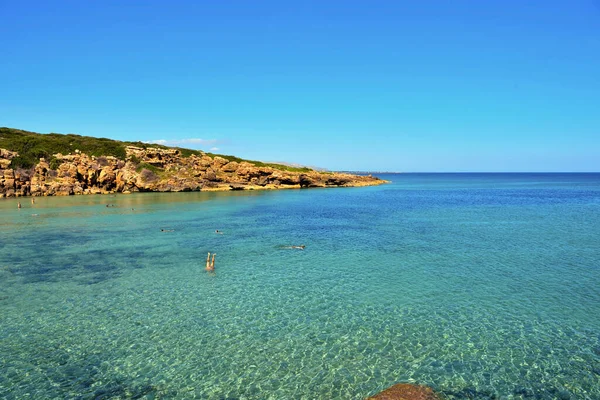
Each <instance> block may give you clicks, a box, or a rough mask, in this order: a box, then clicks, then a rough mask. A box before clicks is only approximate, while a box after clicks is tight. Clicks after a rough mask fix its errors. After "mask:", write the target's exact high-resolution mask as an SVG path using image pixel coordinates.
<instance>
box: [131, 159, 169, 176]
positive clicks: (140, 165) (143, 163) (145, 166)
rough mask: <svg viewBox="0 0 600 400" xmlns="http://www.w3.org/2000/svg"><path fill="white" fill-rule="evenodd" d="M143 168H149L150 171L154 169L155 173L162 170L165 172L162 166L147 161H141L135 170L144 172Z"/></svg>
mask: <svg viewBox="0 0 600 400" xmlns="http://www.w3.org/2000/svg"><path fill="white" fill-rule="evenodd" d="M143 169H147V170H148V171H152V172H153V173H155V174H157V175H160V173H161V172H163V169H162V168H159V167H157V166H155V165H152V164H148V163H145V162H141V163H139V164H138V165H137V167H136V168H135V172H142V170H143Z"/></svg>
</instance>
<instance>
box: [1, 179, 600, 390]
mask: <svg viewBox="0 0 600 400" xmlns="http://www.w3.org/2000/svg"><path fill="white" fill-rule="evenodd" d="M391 179H393V181H394V182H393V184H390V185H385V186H381V187H374V188H355V189H332V190H301V191H280V192H249V193H239V192H235V193H181V194H175V193H169V194H135V195H129V196H126V195H120V196H116V197H108V196H88V197H83V196H82V197H70V198H43V199H38V200H37V201H36V204H35V205H30V204H29V203H28V202H25V201H23V202H22V203H23V205H24V208H23V209H21V210H17V209H16V206H15V204H16V201H15V200H14V199H8V200H7V199H5V200H2V201H0V306H1V313H0V323H1V325H0V354H1V355H2V357H0V371H6V373H1V374H0V397H1V398H7V399H21V398H81V399H88V398H148V399H150V398H180V399H188V398H201V399H302V398H304V399H361V398H364V397H366V396H368V395H370V394H373V393H376V392H377V391H380V390H382V389H384V388H386V387H388V386H391V385H392V384H394V383H396V382H415V383H419V384H426V385H430V386H432V387H433V388H434V389H436V390H437V391H439V392H440V393H442V394H444V395H445V396H446V397H447V398H448V399H464V398H472V399H500V398H505V399H530V398H537V399H556V398H564V399H597V398H600V329H599V328H600V318H598V316H600V290H599V289H598V288H599V287H600V269H599V263H600V242H599V240H600V239H598V238H600V214H599V213H598V205H600V176H599V175H593V174H591V175H555V174H551V175H512V174H509V175H417V174H415V175H394V176H391ZM107 203H109V204H114V205H115V207H105V205H106V204H107ZM32 214H37V215H32ZM161 228H162V229H165V230H168V231H164V232H163V231H161ZM215 229H219V230H221V231H223V233H224V234H223V235H218V234H215ZM171 230H172V231H171ZM293 244H305V245H306V246H307V247H306V249H305V250H296V249H286V248H282V247H285V246H289V245H293ZM209 251H210V252H216V253H217V259H216V266H217V270H216V273H215V274H208V273H206V272H205V271H204V262H205V258H206V254H207V252H209Z"/></svg>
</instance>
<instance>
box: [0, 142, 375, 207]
mask: <svg viewBox="0 0 600 400" xmlns="http://www.w3.org/2000/svg"><path fill="white" fill-rule="evenodd" d="M126 153H127V157H126V159H125V160H121V159H118V158H116V157H113V156H102V157H94V156H89V155H87V154H84V153H82V152H80V151H78V150H75V152H74V154H66V155H63V154H60V153H58V154H54V155H53V159H52V162H51V163H49V162H48V161H47V160H46V159H44V158H41V159H40V160H39V162H38V163H37V164H36V165H35V166H34V167H33V168H30V169H17V170H13V169H11V168H10V165H11V160H12V159H13V158H14V157H17V156H18V154H17V153H16V152H12V151H8V150H4V149H0V197H12V196H68V195H73V194H97V193H116V192H124V193H131V192H182V191H199V190H210V191H214V190H254V189H283V188H308V187H340V186H370V185H379V184H382V183H385V182H386V181H384V180H381V179H379V178H374V177H371V176H359V175H351V174H343V173H331V172H317V171H308V172H297V171H287V170H280V169H276V168H272V167H266V166H256V165H254V164H252V163H250V162H246V161H242V162H238V161H230V160H227V159H226V158H224V157H220V156H215V157H210V156H208V155H207V154H201V155H200V156H199V155H196V154H193V155H190V156H189V157H184V156H182V155H181V153H180V151H179V150H177V149H162V148H141V147H135V146H128V147H127V148H126ZM51 164H52V165H53V167H51Z"/></svg>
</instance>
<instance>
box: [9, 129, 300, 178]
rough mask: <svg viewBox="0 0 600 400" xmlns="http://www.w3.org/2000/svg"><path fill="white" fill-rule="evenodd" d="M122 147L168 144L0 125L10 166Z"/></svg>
mask: <svg viewBox="0 0 600 400" xmlns="http://www.w3.org/2000/svg"><path fill="white" fill-rule="evenodd" d="M126 146H137V147H142V148H148V147H153V148H161V149H167V148H169V147H167V146H162V145H158V144H148V143H142V142H120V141H118V140H112V139H106V138H95V137H91V136H80V135H73V134H68V135H63V134H59V133H48V134H40V133H34V132H28V131H22V130H19V129H12V128H0V148H3V149H7V150H10V151H16V152H17V153H19V155H18V156H17V157H15V158H14V159H13V160H12V163H11V168H15V169H16V168H31V167H33V166H34V165H35V164H37V163H38V161H39V159H40V158H41V157H43V158H45V159H46V160H48V161H49V162H52V159H53V156H52V155H53V154H56V153H62V154H69V153H72V152H74V151H75V150H80V151H81V152H82V153H86V154H88V155H91V156H96V157H99V156H114V157H117V158H120V159H125V157H126V153H125V147H126ZM175 148H176V149H178V150H180V152H181V155H182V156H183V157H189V156H191V155H192V154H196V155H201V154H203V152H201V151H198V150H191V149H185V148H180V147H175ZM205 154H206V155H208V156H210V157H214V156H216V155H217V154H212V153H205ZM219 156H220V157H223V158H226V159H227V160H229V161H237V162H242V161H247V162H250V163H252V164H254V165H256V166H268V167H272V168H276V169H281V170H285V171H300V172H307V171H310V169H309V168H295V167H289V166H286V165H281V164H267V163H262V162H260V161H249V160H243V159H241V158H238V157H234V156H227V155H219Z"/></svg>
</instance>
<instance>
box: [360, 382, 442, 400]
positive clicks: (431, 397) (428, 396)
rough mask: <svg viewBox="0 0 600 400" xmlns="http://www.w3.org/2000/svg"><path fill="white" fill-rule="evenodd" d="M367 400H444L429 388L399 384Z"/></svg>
mask: <svg viewBox="0 0 600 400" xmlns="http://www.w3.org/2000/svg"><path fill="white" fill-rule="evenodd" d="M367 400H442V397H441V396H440V395H438V394H437V393H435V392H434V391H433V389H431V388H430V387H428V386H421V385H413V384H410V383H397V384H395V385H394V386H391V387H389V388H387V389H385V390H384V391H383V392H380V393H377V394H376V395H374V396H371V397H368V398H367Z"/></svg>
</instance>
